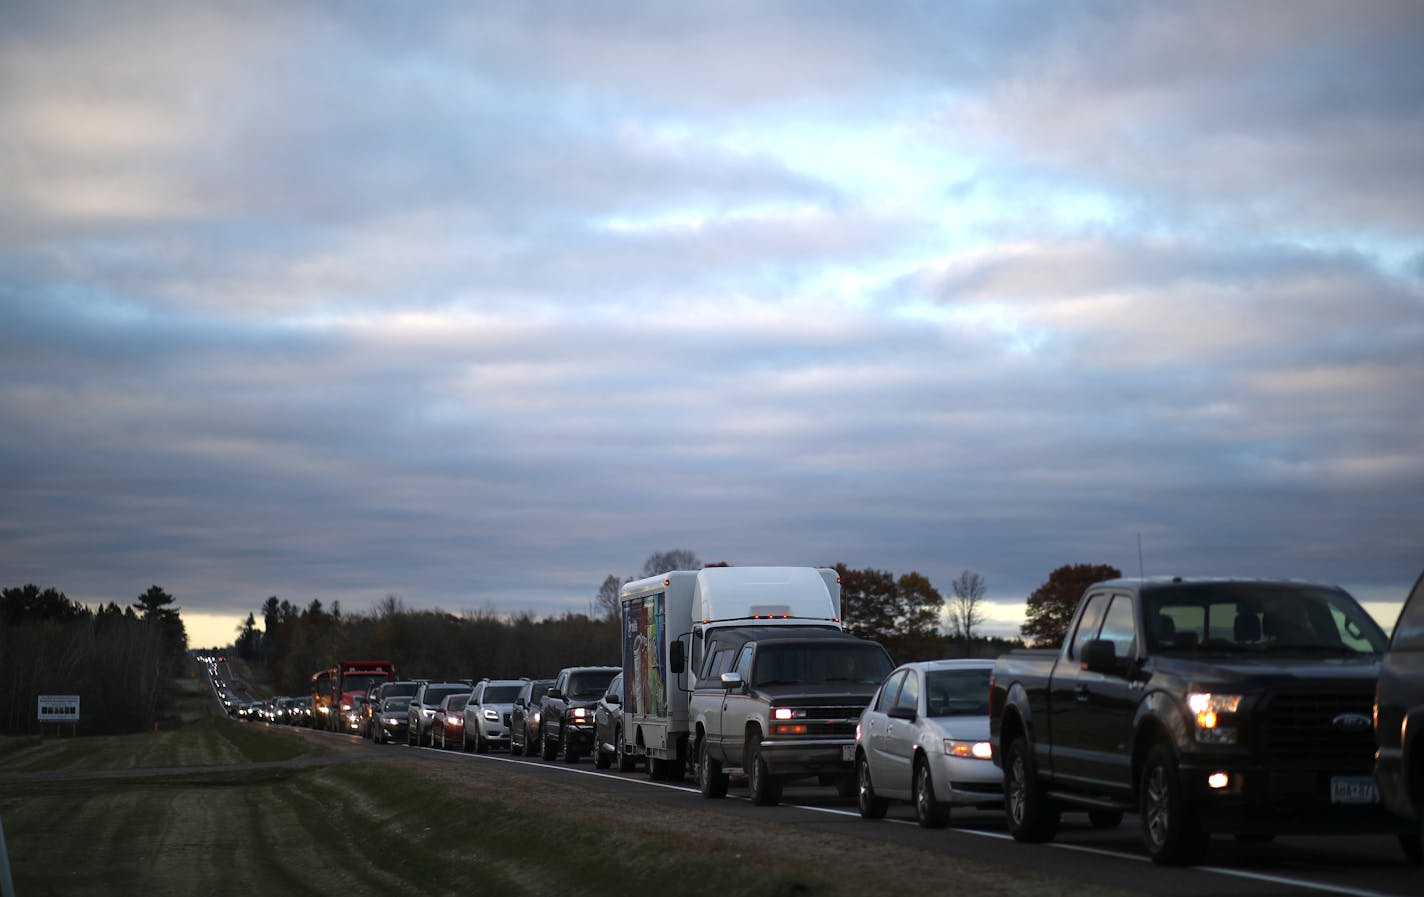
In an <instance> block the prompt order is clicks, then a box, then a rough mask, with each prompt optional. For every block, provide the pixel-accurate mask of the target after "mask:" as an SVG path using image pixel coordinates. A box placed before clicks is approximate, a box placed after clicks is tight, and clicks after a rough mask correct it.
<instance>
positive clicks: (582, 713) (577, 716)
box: [569, 707, 588, 723]
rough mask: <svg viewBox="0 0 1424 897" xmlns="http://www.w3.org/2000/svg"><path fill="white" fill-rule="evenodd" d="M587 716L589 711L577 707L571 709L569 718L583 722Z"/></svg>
mask: <svg viewBox="0 0 1424 897" xmlns="http://www.w3.org/2000/svg"><path fill="white" fill-rule="evenodd" d="M587 716H588V711H587V710H585V709H583V708H582V707H575V708H574V709H572V710H570V711H569V718H570V719H572V720H573V721H574V722H578V723H581V722H583V721H584V718H585V717H587Z"/></svg>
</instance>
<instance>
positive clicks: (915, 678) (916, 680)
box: [895, 670, 920, 713]
mask: <svg viewBox="0 0 1424 897" xmlns="http://www.w3.org/2000/svg"><path fill="white" fill-rule="evenodd" d="M895 706H896V707H897V708H899V709H901V710H912V711H914V712H916V713H918V712H919V710H920V676H919V674H918V673H916V672H915V671H913V670H910V671H908V673H907V674H906V676H905V686H904V688H901V689H900V696H899V697H898V698H896V699H895Z"/></svg>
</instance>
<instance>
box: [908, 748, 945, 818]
mask: <svg viewBox="0 0 1424 897" xmlns="http://www.w3.org/2000/svg"><path fill="white" fill-rule="evenodd" d="M915 819H917V820H918V821H919V823H920V827H921V828H944V827H945V826H946V825H948V824H949V805H948V804H944V803H940V802H939V801H938V800H936V799H935V790H934V776H932V775H930V764H929V761H927V760H925V759H924V758H921V759H920V760H919V761H918V762H917V763H915Z"/></svg>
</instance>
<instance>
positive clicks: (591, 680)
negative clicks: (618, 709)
mask: <svg viewBox="0 0 1424 897" xmlns="http://www.w3.org/2000/svg"><path fill="white" fill-rule="evenodd" d="M617 675H618V671H617V670H590V671H588V672H586V673H574V674H573V675H571V676H569V693H568V695H567V696H568V697H570V698H601V697H603V693H604V692H605V691H607V690H608V683H610V682H612V681H613V677H614V676H617Z"/></svg>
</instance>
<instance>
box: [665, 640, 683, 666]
mask: <svg viewBox="0 0 1424 897" xmlns="http://www.w3.org/2000/svg"><path fill="white" fill-rule="evenodd" d="M686 668H687V655H686V649H684V648H683V646H682V639H677V640H676V641H674V642H673V643H672V644H671V645H669V646H668V669H670V670H671V671H672V672H674V673H681V672H682V671H683V670H684V669H686Z"/></svg>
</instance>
